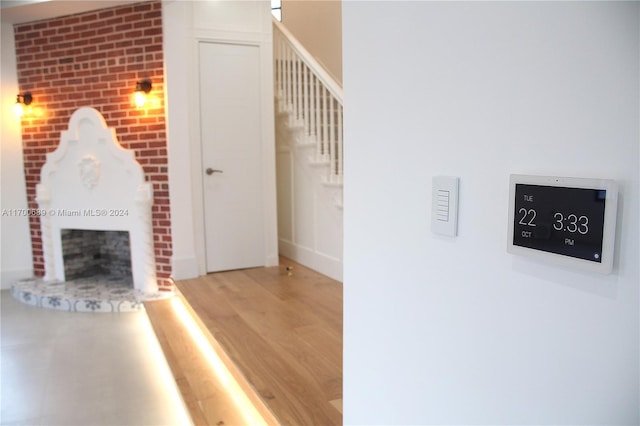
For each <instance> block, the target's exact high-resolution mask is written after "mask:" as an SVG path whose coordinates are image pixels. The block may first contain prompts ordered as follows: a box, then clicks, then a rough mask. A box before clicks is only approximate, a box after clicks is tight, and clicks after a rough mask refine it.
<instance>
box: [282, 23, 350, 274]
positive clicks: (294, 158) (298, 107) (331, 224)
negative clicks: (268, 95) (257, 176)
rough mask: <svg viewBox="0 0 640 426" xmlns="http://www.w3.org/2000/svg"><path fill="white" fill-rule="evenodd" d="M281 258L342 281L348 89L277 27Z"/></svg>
mask: <svg viewBox="0 0 640 426" xmlns="http://www.w3.org/2000/svg"><path fill="white" fill-rule="evenodd" d="M273 25H274V28H273V34H274V39H273V40H274V45H273V51H274V77H275V78H274V80H275V90H274V93H275V111H276V151H277V177H278V237H279V246H280V253H281V254H282V255H284V256H286V257H289V258H291V259H292V260H295V261H297V262H299V263H302V264H303V265H305V266H308V267H310V268H312V269H315V270H317V271H318V272H321V273H323V274H325V275H328V276H329V277H331V278H333V279H336V280H339V281H341V280H342V208H343V173H344V166H343V164H344V162H343V131H342V121H343V101H342V99H343V97H342V87H340V85H339V84H338V83H337V82H336V81H335V79H334V78H333V77H332V76H331V75H330V74H329V73H328V72H327V71H326V70H325V69H324V68H323V67H322V65H321V64H320V63H319V62H318V61H317V60H316V59H315V58H313V56H312V55H311V54H310V53H309V52H308V51H307V50H306V49H305V48H304V47H303V46H302V45H301V44H300V43H299V42H298V41H297V40H296V39H295V38H294V37H293V36H292V34H291V33H290V32H289V31H288V30H287V29H286V28H285V27H284V26H283V25H282V24H281V23H279V22H278V21H276V20H274V21H273Z"/></svg>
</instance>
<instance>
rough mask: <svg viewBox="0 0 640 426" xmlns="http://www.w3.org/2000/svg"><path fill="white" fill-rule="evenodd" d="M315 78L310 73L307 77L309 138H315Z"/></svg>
mask: <svg viewBox="0 0 640 426" xmlns="http://www.w3.org/2000/svg"><path fill="white" fill-rule="evenodd" d="M316 84H317V81H316V76H315V75H314V74H313V73H312V72H310V75H309V127H310V129H309V136H311V137H315V136H316V135H317V131H316V89H315V86H316Z"/></svg>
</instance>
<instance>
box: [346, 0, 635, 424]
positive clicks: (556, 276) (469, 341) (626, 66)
mask: <svg viewBox="0 0 640 426" xmlns="http://www.w3.org/2000/svg"><path fill="white" fill-rule="evenodd" d="M639 9H640V4H639V3H637V2H632V3H631V2H630V3H613V2H603V3H599V2H598V3H596V2H528V3H521V2H496V3H484V2H473V3H466V2H465V3H458V2H450V3H447V2H433V3H432V2H408V1H407V2H344V3H343V49H344V64H343V65H344V68H343V71H344V87H345V141H348V143H346V144H345V210H344V214H345V215H344V221H345V222H344V226H345V235H344V250H345V253H344V265H345V266H344V283H345V287H344V313H345V314H344V315H345V318H344V321H345V322H344V324H345V325H344V374H345V375H344V422H345V424H524V423H528V424H532V423H533V424H609V425H610V424H638V422H640V413H639V404H640V396H639V358H640V356H639V355H640V350H639V339H640V330H639V328H640V327H639V322H640V321H639V292H638V285H639V281H640V275H639V271H638V259H639V255H640V253H639V251H640V250H639V248H638V240H639V235H640V232H639V225H640V220H639V219H638V215H639V211H638V210H639V209H638V203H639V194H638V188H639V186H638V183H639V182H638V181H639V176H638V173H639V169H640V167H639V166H640V162H639V158H640V155H639V147H640V146H639V145H640V142H639V138H640V126H639V120H640V109H639V99H640V98H639V93H640V92H639V91H640V88H639V75H640V67H639V62H640V60H639V56H640V54H639V51H640V48H639V47H640V46H639V44H640V43H639V35H640V34H639V27H640V24H639V22H640V10H639ZM510 173H524V174H538V175H558V176H579V177H602V178H611V179H615V180H617V181H618V183H619V185H620V198H621V200H620V204H619V211H618V227H617V236H616V238H617V243H616V260H615V267H614V271H613V273H612V274H611V275H606V276H603V275H598V274H592V273H586V272H580V271H576V270H572V269H566V268H563V267H559V266H553V265H550V264H545V263H541V262H538V261H534V260H530V259H528V258H522V257H517V256H513V255H509V254H507V253H506V232H507V205H508V179H509V174H510ZM440 174H445V175H454V176H459V177H460V179H461V180H460V191H461V192H460V210H459V236H458V237H457V238H444V237H438V236H435V235H433V234H432V233H431V232H430V226H429V220H430V208H431V205H430V203H431V199H430V193H431V188H430V184H431V178H432V176H434V175H440Z"/></svg>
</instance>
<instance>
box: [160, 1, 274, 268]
mask: <svg viewBox="0 0 640 426" xmlns="http://www.w3.org/2000/svg"><path fill="white" fill-rule="evenodd" d="M163 35H164V58H165V73H166V79H165V81H166V85H167V90H166V92H167V102H166V105H167V129H168V143H169V190H170V193H171V228H172V238H173V277H174V278H175V279H186V278H192V277H196V276H198V275H203V274H205V273H206V264H205V263H206V261H205V253H204V219H203V207H202V176H203V173H202V164H201V158H200V156H201V145H200V144H201V141H200V131H199V122H198V116H199V111H198V102H199V101H198V99H199V92H198V90H199V88H198V74H197V69H198V67H197V55H196V53H195V52H197V49H196V47H197V43H198V42H199V41H200V40H207V41H217V42H226V43H250V44H254V45H258V46H259V47H260V61H261V62H260V67H261V72H262V74H261V75H262V82H261V90H262V93H261V98H262V99H261V102H262V113H263V123H262V131H263V135H264V145H263V147H262V148H263V152H262V155H263V173H264V181H263V205H264V211H265V218H264V224H265V264H266V265H276V264H277V263H278V235H277V217H276V215H277V211H276V179H275V136H274V133H275V130H274V123H273V40H272V24H271V11H270V5H269V2H268V1H264V0H262V1H224V0H222V1H208V2H202V1H179V0H165V1H163Z"/></svg>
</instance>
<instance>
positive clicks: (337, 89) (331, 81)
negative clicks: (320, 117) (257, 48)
mask: <svg viewBox="0 0 640 426" xmlns="http://www.w3.org/2000/svg"><path fill="white" fill-rule="evenodd" d="M271 19H272V21H273V25H274V26H275V27H276V28H277V29H278V31H280V32H281V33H282V34H283V35H284V36H285V38H286V39H287V40H288V41H289V46H290V47H291V48H292V49H293V50H294V51H295V52H296V53H297V54H298V56H299V57H300V59H301V60H302V61H303V62H304V63H305V64H306V65H307V66H308V67H309V68H310V69H312V70H314V73H315V74H316V76H317V77H318V79H319V80H320V81H321V82H322V84H323V85H324V86H325V87H326V88H327V90H328V91H329V92H330V93H331V94H332V95H333V96H334V97H335V98H336V100H337V101H338V102H339V103H340V105H344V103H343V94H342V87H341V86H340V85H339V84H338V83H337V82H336V80H335V78H334V77H333V76H332V75H331V74H329V72H328V71H327V70H326V69H325V68H324V66H323V65H322V64H321V63H320V62H319V61H318V60H317V59H315V58H314V57H313V55H312V54H311V53H310V52H309V51H308V50H307V49H305V47H304V46H303V45H302V44H300V42H299V41H298V40H297V39H296V38H295V36H294V35H293V34H291V32H290V31H289V30H288V29H287V28H286V27H285V26H284V25H282V24H281V23H280V22H279V21H278V20H277V19H276V18H274V17H271Z"/></svg>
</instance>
